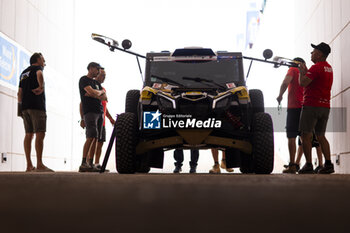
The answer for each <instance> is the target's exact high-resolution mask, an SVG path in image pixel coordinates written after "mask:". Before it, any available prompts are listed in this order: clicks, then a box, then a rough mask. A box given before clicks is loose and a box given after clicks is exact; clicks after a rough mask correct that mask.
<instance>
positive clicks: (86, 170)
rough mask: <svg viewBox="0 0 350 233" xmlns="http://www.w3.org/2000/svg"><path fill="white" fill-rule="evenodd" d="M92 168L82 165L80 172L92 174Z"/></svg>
mask: <svg viewBox="0 0 350 233" xmlns="http://www.w3.org/2000/svg"><path fill="white" fill-rule="evenodd" d="M91 171H92V167H91V165H90V164H88V163H82V164H81V165H80V167H79V172H91Z"/></svg>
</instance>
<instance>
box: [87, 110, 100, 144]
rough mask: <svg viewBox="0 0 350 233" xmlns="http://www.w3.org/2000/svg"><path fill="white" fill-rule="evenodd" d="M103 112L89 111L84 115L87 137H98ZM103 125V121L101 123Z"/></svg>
mask: <svg viewBox="0 0 350 233" xmlns="http://www.w3.org/2000/svg"><path fill="white" fill-rule="evenodd" d="M102 118H103V115H102V113H95V112H88V113H86V114H85V115H84V121H85V127H86V129H85V134H86V138H98V136H99V129H100V128H101V126H99V123H100V122H102V121H101V119H102ZM100 124H101V125H102V123H100Z"/></svg>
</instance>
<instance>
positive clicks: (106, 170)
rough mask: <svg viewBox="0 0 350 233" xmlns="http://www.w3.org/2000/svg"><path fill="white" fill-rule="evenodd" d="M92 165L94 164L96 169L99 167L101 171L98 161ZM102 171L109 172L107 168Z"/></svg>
mask: <svg viewBox="0 0 350 233" xmlns="http://www.w3.org/2000/svg"><path fill="white" fill-rule="evenodd" d="M94 166H95V167H96V168H97V169H100V171H101V169H102V166H101V165H100V164H99V163H96V164H94ZM104 172H109V170H108V169H105V171H104Z"/></svg>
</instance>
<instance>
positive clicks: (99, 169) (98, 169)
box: [89, 164, 101, 172]
mask: <svg viewBox="0 0 350 233" xmlns="http://www.w3.org/2000/svg"><path fill="white" fill-rule="evenodd" d="M90 166H91V167H92V169H91V171H89V172H100V171H101V168H98V167H97V166H96V165H95V164H92V165H90Z"/></svg>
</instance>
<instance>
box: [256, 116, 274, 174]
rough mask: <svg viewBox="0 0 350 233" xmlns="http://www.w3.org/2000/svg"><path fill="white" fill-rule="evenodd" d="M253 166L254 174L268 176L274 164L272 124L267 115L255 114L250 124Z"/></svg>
mask: <svg viewBox="0 0 350 233" xmlns="http://www.w3.org/2000/svg"><path fill="white" fill-rule="evenodd" d="M252 134H253V135H252V136H253V139H252V144H253V152H252V159H253V166H254V172H255V173H256V174H270V173H271V172H272V170H273V163H274V140H273V124H272V119H271V116H270V115H269V114H267V113H263V112H260V113H256V114H255V115H254V118H253V122H252Z"/></svg>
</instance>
